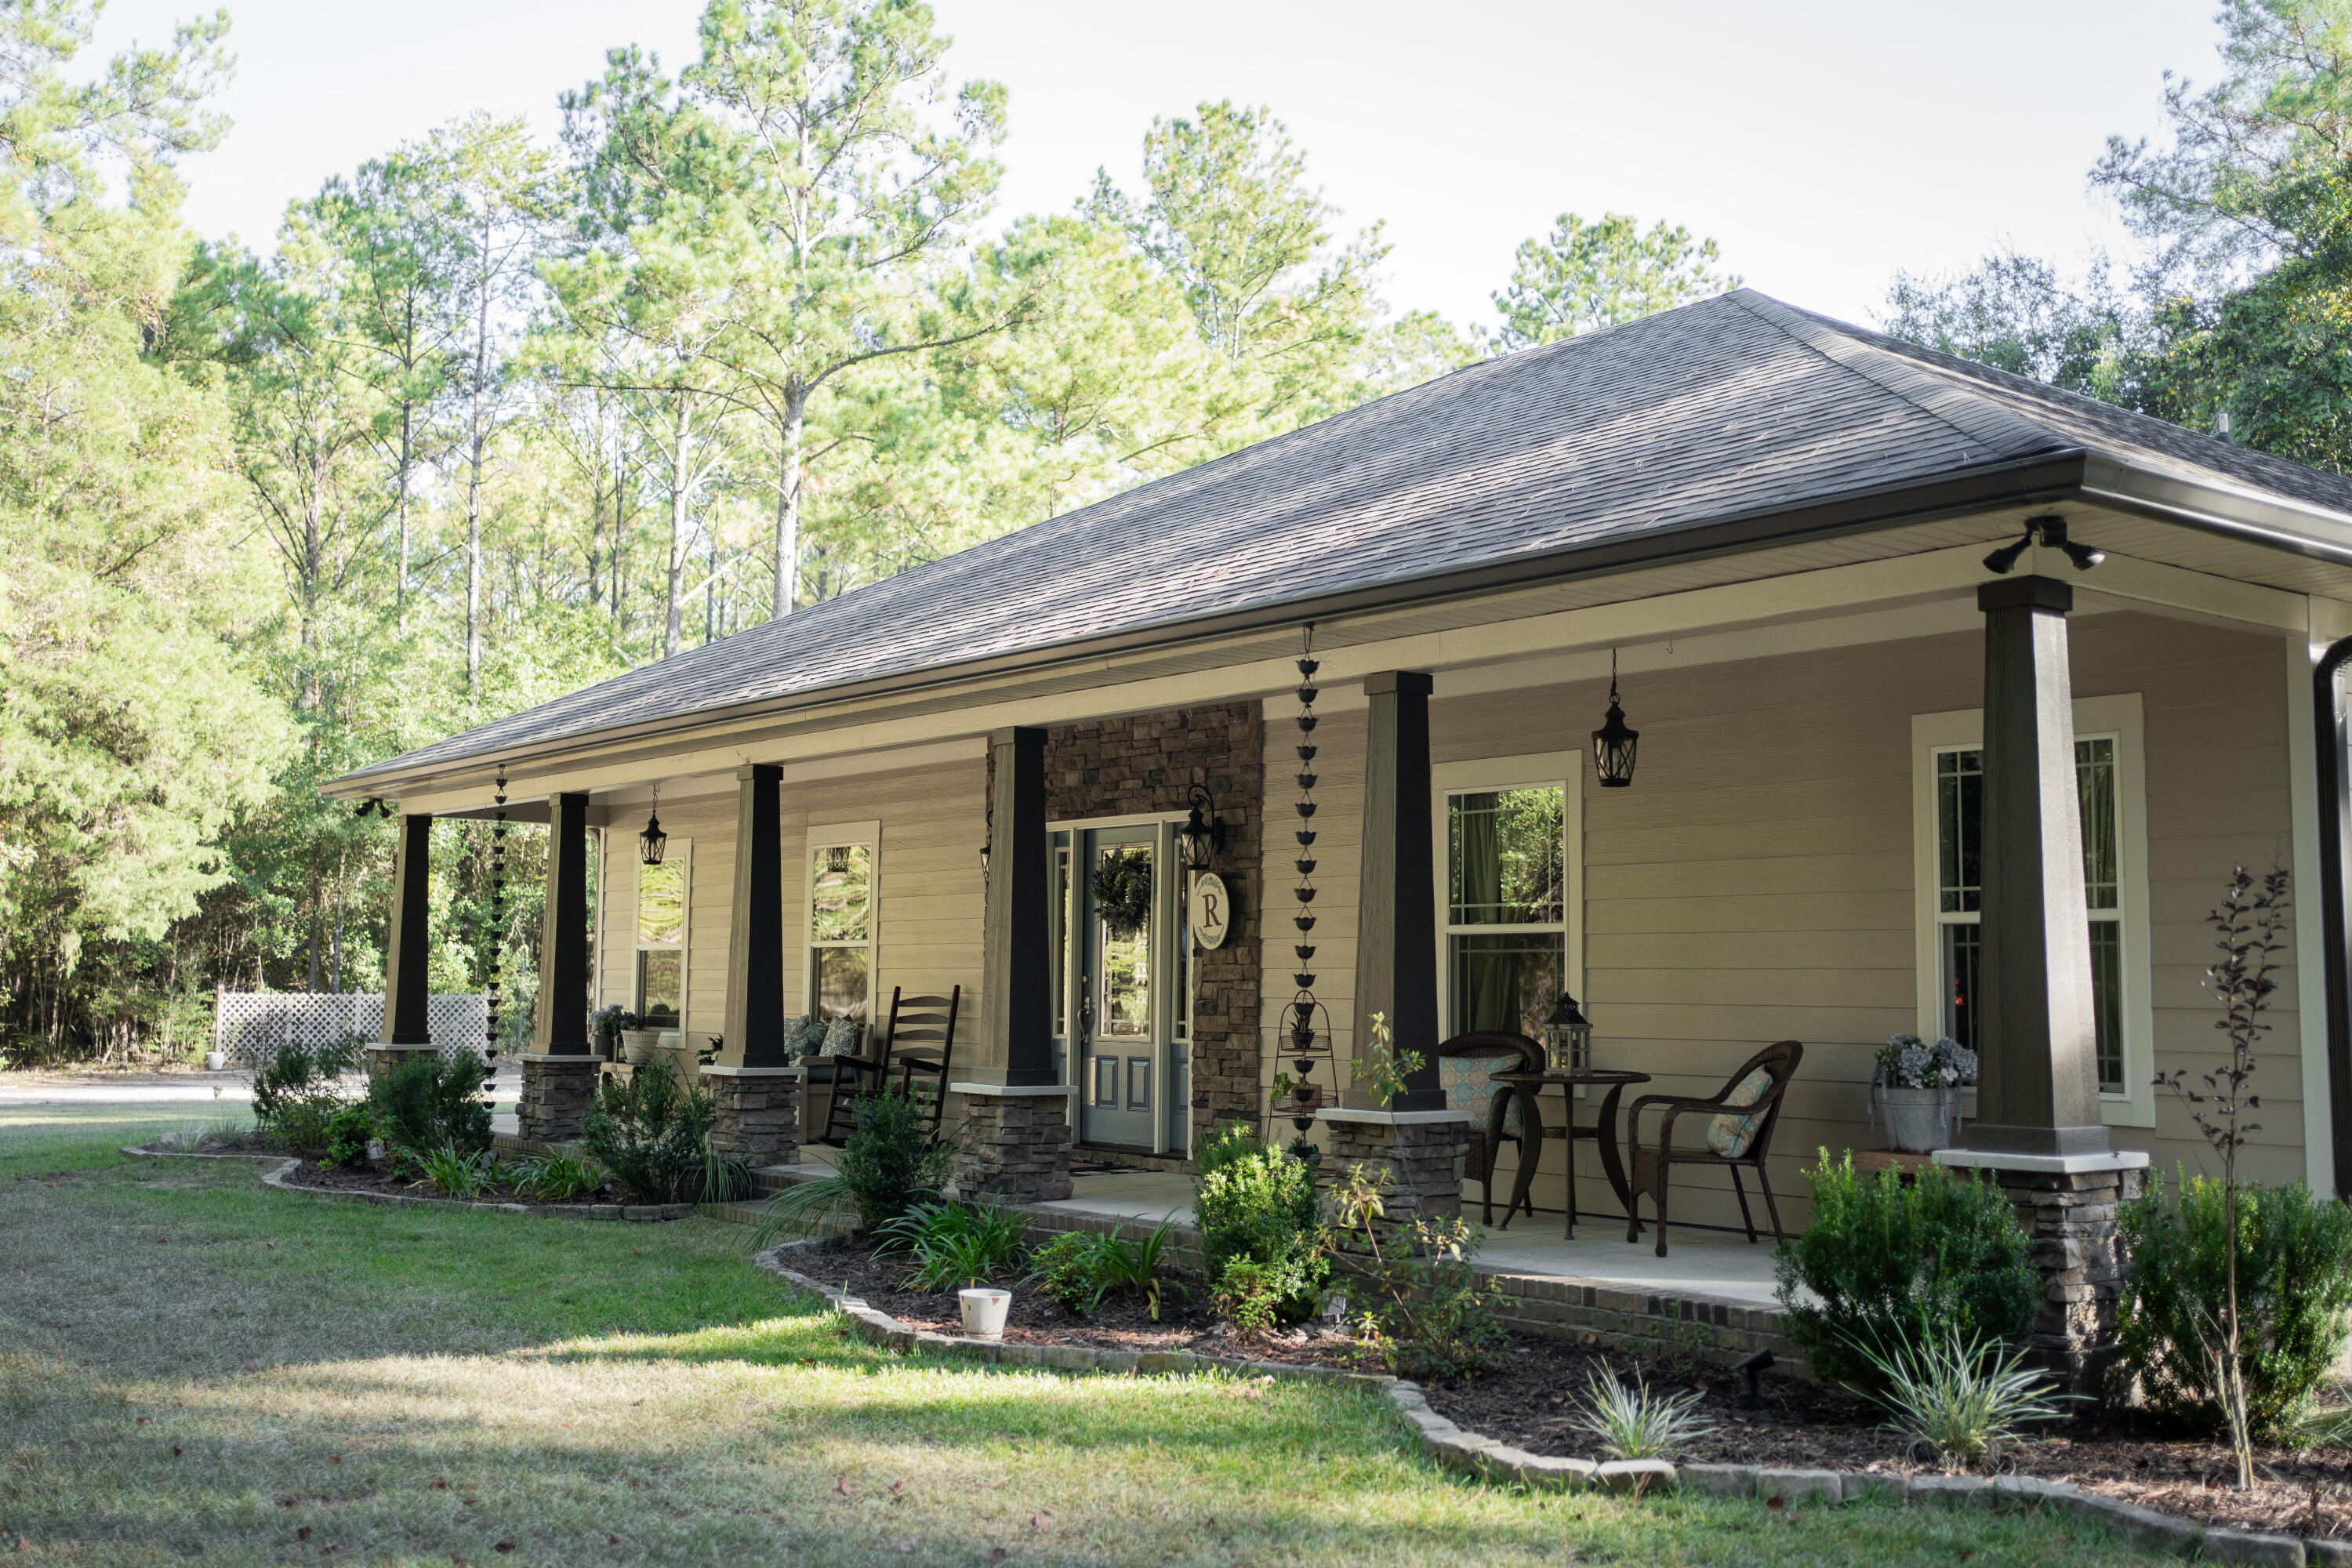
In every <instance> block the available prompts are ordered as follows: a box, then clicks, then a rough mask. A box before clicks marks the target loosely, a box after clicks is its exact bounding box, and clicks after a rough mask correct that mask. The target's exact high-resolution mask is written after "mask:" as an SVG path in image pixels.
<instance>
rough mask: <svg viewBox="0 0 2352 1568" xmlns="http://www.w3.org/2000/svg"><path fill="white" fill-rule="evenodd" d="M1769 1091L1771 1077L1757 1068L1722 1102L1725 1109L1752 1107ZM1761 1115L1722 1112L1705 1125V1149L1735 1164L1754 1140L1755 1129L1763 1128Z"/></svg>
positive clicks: (1762, 1069)
mask: <svg viewBox="0 0 2352 1568" xmlns="http://www.w3.org/2000/svg"><path fill="white" fill-rule="evenodd" d="M1771 1087H1772V1075H1771V1074H1770V1073H1769V1072H1768V1071H1766V1070H1765V1069H1764V1068H1757V1069H1756V1070H1755V1071H1754V1072H1752V1073H1749V1074H1748V1076H1747V1077H1746V1078H1743V1079H1740V1080H1739V1087H1738V1089H1733V1090H1732V1091H1731V1094H1730V1096H1729V1098H1727V1100H1725V1101H1724V1103H1725V1104H1726V1105H1753V1104H1755V1103H1756V1102H1757V1101H1758V1100H1761V1099H1763V1098H1764V1092H1765V1090H1767V1089H1770V1088H1771ZM1763 1121H1764V1117H1763V1114H1762V1113H1761V1112H1760V1111H1759V1113H1758V1114H1756V1115H1754V1116H1734V1115H1732V1114H1731V1113H1730V1112H1728V1111H1725V1112H1722V1113H1721V1114H1718V1115H1717V1116H1716V1117H1715V1118H1714V1119H1713V1120H1711V1121H1708V1122H1707V1124H1706V1146H1707V1147H1708V1148H1710V1149H1712V1150H1714V1151H1715V1152H1717V1153H1718V1154H1720V1155H1722V1156H1723V1157H1724V1158H1725V1159H1727V1160H1737V1159H1738V1158H1739V1156H1741V1155H1742V1154H1745V1153H1747V1152H1748V1144H1750V1143H1752V1142H1755V1140H1756V1129H1757V1128H1758V1127H1759V1126H1760V1125H1762V1123H1763Z"/></svg>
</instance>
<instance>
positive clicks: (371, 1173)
mask: <svg viewBox="0 0 2352 1568" xmlns="http://www.w3.org/2000/svg"><path fill="white" fill-rule="evenodd" d="M286 1179H287V1180H288V1181H289V1182H291V1183H293V1184H295V1185H296V1186H298V1187H329V1188H332V1189H333V1190H334V1191H336V1192H341V1193H383V1194H388V1195H390V1196H394V1197H403V1198H448V1196H449V1194H446V1193H445V1192H442V1191H441V1190H440V1189H439V1188H437V1187H436V1186H435V1185H434V1184H432V1183H430V1182H418V1181H415V1180H413V1179H412V1180H402V1179H400V1178H397V1177H395V1176H394V1175H393V1174H392V1173H390V1172H389V1171H381V1170H375V1169H373V1168H371V1169H369V1170H365V1171H353V1170H350V1169H347V1168H346V1167H344V1166H341V1165H329V1164H324V1163H320V1161H317V1160H309V1159H306V1160H304V1161H303V1162H302V1163H301V1164H300V1165H299V1166H297V1167H296V1168H295V1170H294V1172H293V1173H292V1174H291V1175H289V1176H288V1177H287V1178H286ZM451 1201H455V1200H451ZM469 1201H471V1202H474V1203H483V1204H520V1205H523V1206H524V1207H526V1208H548V1207H578V1206H579V1205H583V1204H635V1203H636V1202H637V1201H638V1200H637V1199H635V1198H633V1197H630V1196H629V1195H628V1194H626V1193H625V1192H624V1191H623V1190H622V1189H621V1188H620V1187H619V1186H618V1185H616V1184H614V1183H612V1182H609V1181H608V1182H606V1183H604V1185H602V1186H600V1187H598V1188H597V1189H596V1190H595V1191H594V1192H592V1193H583V1194H580V1195H579V1196H577V1197H570V1198H562V1199H549V1198H535V1197H532V1196H531V1195H530V1194H528V1193H520V1192H514V1191H511V1190H509V1189H507V1188H503V1187H501V1188H499V1189H496V1190H494V1191H490V1192H486V1193H483V1194H480V1195H478V1196H477V1197H475V1198H473V1199H471V1200H469Z"/></svg>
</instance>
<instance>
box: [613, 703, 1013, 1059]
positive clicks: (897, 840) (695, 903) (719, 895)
mask: <svg viewBox="0 0 2352 1568" xmlns="http://www.w3.org/2000/svg"><path fill="white" fill-rule="evenodd" d="M974 751H975V754H974V756H973V758H972V760H971V762H969V763H963V762H956V763H938V764H933V765H930V766H926V767H920V768H903V769H897V770H893V771H890V772H887V773H866V774H861V775H856V776H853V777H845V778H832V779H822V780H817V781H814V782H809V783H795V782H793V780H791V779H790V778H787V779H786V781H785V784H784V786H783V791H782V809H781V823H782V839H783V900H784V942H785V949H784V954H783V964H784V1005H785V1007H786V1008H787V1009H788V1010H789V1011H791V1012H794V1013H797V1012H800V1011H802V1010H803V1008H805V1007H806V1006H807V1005H808V999H807V994H806V993H807V989H808V965H807V949H806V947H805V945H804V943H805V942H806V940H807V932H808V925H807V915H806V911H805V909H804V907H803V906H804V904H805V901H806V899H807V896H808V828H809V826H810V825H811V824H820V825H827V824H836V823H847V822H879V823H880V824H881V844H880V847H879V858H878V865H877V871H876V878H877V882H878V883H879V886H880V901H879V907H878V909H877V920H878V921H879V931H878V935H879V938H880V941H879V944H878V947H877V952H876V955H875V969H874V973H873V976H872V979H873V982H874V984H875V985H876V986H877V992H876V994H875V997H874V1003H875V1019H876V1021H877V1023H879V1022H880V1021H882V1020H883V1019H884V1018H886V1017H887V1015H888V1011H889V1005H890V988H891V987H892V986H894V985H896V986H904V987H905V988H906V989H907V990H908V993H909V994H917V993H932V992H936V993H940V994H945V993H946V992H947V991H948V990H949V989H950V987H952V986H955V985H961V986H962V987H963V997H962V1004H961V1008H962V1016H961V1019H960V1020H959V1021H958V1024H957V1027H956V1037H957V1038H956V1056H957V1062H958V1068H959V1071H960V1070H961V1068H962V1066H964V1065H966V1064H968V1063H971V1062H972V1061H973V1060H975V1059H976V1058H978V1056H979V1047H978V1044H977V1041H978V1035H977V1032H976V1031H977V1027H978V1020H979V996H978V986H979V983H980V969H981V958H980V940H981V872H980V846H981V843H982V840H983V839H984V838H985V837H987V830H986V826H985V823H984V822H983V820H982V809H981V805H980V802H981V800H982V792H981V784H980V779H981V770H982V760H981V758H980V757H979V755H978V754H977V748H974ZM661 809H662V826H663V827H664V828H665V829H667V831H668V833H669V835H670V838H671V841H672V843H673V844H675V843H677V841H679V840H682V839H688V838H690V839H691V840H692V841H693V869H692V878H693V887H692V888H691V889H689V891H688V900H687V906H688V928H687V988H686V989H687V1016H686V1023H685V1026H686V1030H687V1032H688V1034H689V1035H692V1036H695V1037H698V1040H699V1037H708V1036H709V1035H713V1034H719V1033H721V1032H723V1031H724V1029H725V1027H726V1016H727V990H726V987H727V954H728V938H729V932H730V926H731V924H732V921H733V915H734V908H733V906H734V897H735V858H734V856H735V809H736V802H735V795H734V793H733V792H732V791H728V792H726V793H724V794H714V795H693V796H688V797H686V798H683V799H679V800H677V801H676V802H675V804H673V802H672V801H671V799H670V797H669V796H668V795H665V796H664V798H663V803H662V808H661ZM623 826H627V827H629V828H630V831H629V832H628V833H624V832H623V831H622V827H623ZM634 831H635V829H634V825H633V824H623V825H620V826H615V827H614V829H613V831H612V832H610V833H609V834H608V835H607V837H606V853H605V864H606V868H607V871H608V874H609V876H610V878H611V884H610V885H611V888H612V897H611V899H610V900H608V901H607V903H606V905H605V910H604V921H603V927H602V929H603V932H604V943H603V946H604V952H603V954H602V956H601V958H600V961H599V962H600V965H601V972H602V973H603V975H604V986H605V990H604V997H605V1000H606V1001H608V1002H614V1001H617V1002H624V1003H625V1002H627V1001H628V1000H629V998H630V996H631V994H632V988H633V987H634V984H635V945H634V936H633V927H632V924H631V921H632V919H633V917H634V911H635V899H636V870H635V867H636V839H635V837H634Z"/></svg>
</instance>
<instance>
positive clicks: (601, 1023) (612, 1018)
mask: <svg viewBox="0 0 2352 1568" xmlns="http://www.w3.org/2000/svg"><path fill="white" fill-rule="evenodd" d="M644 1027H645V1020H643V1019H642V1018H639V1017H638V1016H636V1015H635V1013H632V1012H630V1011H629V1010H628V1009H627V1008H626V1007H624V1006H622V1005H620V1004H619V1003H618V1002H615V1003H614V1004H613V1005H611V1006H609V1007H599V1008H597V1009H596V1010H595V1011H593V1012H592V1013H590V1014H589V1015H588V1029H589V1032H590V1033H591V1034H596V1035H606V1034H617V1033H619V1032H620V1031H621V1030H623V1029H642V1028H644Z"/></svg>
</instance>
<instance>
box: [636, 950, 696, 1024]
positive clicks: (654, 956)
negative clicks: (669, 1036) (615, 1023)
mask: <svg viewBox="0 0 2352 1568" xmlns="http://www.w3.org/2000/svg"><path fill="white" fill-rule="evenodd" d="M682 956H683V955H682V954H681V953H680V952H678V950H677V948H674V947H667V948H656V949H653V950H651V951H648V952H640V953H638V954H637V1016H639V1017H642V1018H643V1019H645V1021H646V1028H648V1029H675V1028H677V1008H678V1004H679V1003H680V1002H681V1001H683V1000H685V998H684V997H683V995H681V994H680V992H681V987H680V986H679V984H678V976H679V973H680V970H679V967H678V960H679V958H680V957H682Z"/></svg>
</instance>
